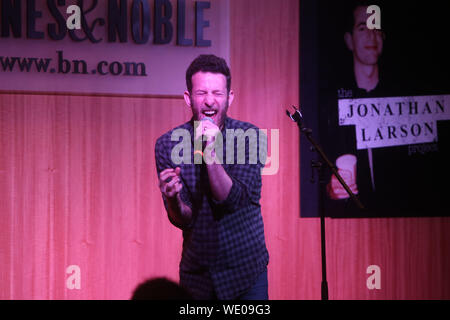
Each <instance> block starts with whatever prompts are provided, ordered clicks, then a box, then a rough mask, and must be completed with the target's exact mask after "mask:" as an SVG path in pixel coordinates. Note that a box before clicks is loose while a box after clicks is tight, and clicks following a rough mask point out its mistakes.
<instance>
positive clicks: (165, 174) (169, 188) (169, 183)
mask: <svg viewBox="0 0 450 320" xmlns="http://www.w3.org/2000/svg"><path fill="white" fill-rule="evenodd" d="M180 172H181V169H180V168H179V167H177V168H176V169H172V168H169V169H165V170H163V171H161V173H160V174H159V189H160V190H161V193H162V194H163V195H164V196H165V197H166V198H168V199H174V198H176V196H177V195H178V193H180V191H181V189H182V188H183V185H182V184H181V180H180Z"/></svg>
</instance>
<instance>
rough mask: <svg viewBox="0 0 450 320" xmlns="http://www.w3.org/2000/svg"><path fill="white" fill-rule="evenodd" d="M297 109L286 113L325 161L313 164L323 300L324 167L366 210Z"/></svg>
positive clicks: (325, 296) (325, 290)
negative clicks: (316, 179) (317, 185)
mask: <svg viewBox="0 0 450 320" xmlns="http://www.w3.org/2000/svg"><path fill="white" fill-rule="evenodd" d="M292 107H293V108H294V110H295V112H294V113H293V114H290V113H289V111H288V110H286V114H287V115H288V117H289V118H291V120H292V121H294V122H296V123H297V126H298V128H299V129H300V132H301V133H303V134H304V135H305V136H306V138H307V139H308V140H309V142H310V143H311V144H312V151H315V152H316V153H317V154H318V155H319V156H320V158H321V159H322V161H323V162H321V161H313V163H312V164H311V165H312V167H313V168H317V169H318V170H319V183H320V194H319V199H320V200H319V201H320V202H319V206H320V207H319V208H320V210H319V211H320V243H321V255H322V284H321V297H322V300H328V282H327V265H326V248H325V247H326V246H325V180H324V177H323V172H324V170H323V167H324V166H326V167H328V168H329V169H330V170H331V171H332V172H333V174H334V175H335V176H336V178H337V179H338V181H339V182H340V183H341V185H342V186H343V187H344V189H345V190H346V191H347V193H348V194H349V195H350V198H351V199H352V200H353V201H354V202H355V203H356V205H357V206H358V208H360V209H361V210H364V206H363V204H362V203H361V202H360V201H359V199H358V198H357V197H356V196H355V194H354V193H353V192H352V191H351V190H350V188H349V186H348V185H347V184H346V183H345V181H344V179H342V177H341V175H340V174H339V173H338V171H337V168H336V167H335V166H334V165H333V163H331V161H330V160H329V159H328V157H327V156H326V155H325V153H324V152H323V150H322V148H321V147H320V145H319V144H318V143H317V142H316V141H315V140H314V138H313V137H312V130H311V129H309V128H305V127H304V126H303V121H302V120H303V115H302V114H301V112H300V110H299V109H297V108H296V107H294V106H292Z"/></svg>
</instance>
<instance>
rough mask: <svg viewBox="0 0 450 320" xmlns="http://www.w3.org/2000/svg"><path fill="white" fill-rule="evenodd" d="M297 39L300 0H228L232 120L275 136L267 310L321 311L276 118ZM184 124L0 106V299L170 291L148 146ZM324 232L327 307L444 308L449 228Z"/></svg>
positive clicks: (91, 105) (92, 109)
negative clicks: (146, 284)
mask: <svg viewBox="0 0 450 320" xmlns="http://www.w3.org/2000/svg"><path fill="white" fill-rule="evenodd" d="M298 27H299V2H298V1H296V0H282V1H271V0H239V1H231V65H232V70H233V87H234V90H235V93H236V100H235V103H234V104H233V105H232V107H231V109H230V116H232V117H235V118H238V119H241V120H244V121H250V122H253V123H254V124H256V125H257V126H259V127H260V128H265V129H279V130H280V131H279V132H280V167H279V171H278V173H277V174H276V175H271V176H264V177H263V191H262V209H263V218H264V222H265V226H266V240H267V245H268V249H269V252H270V264H269V295H270V298H271V299H320V281H321V261H320V232H319V221H318V219H300V218H299V208H300V203H299V199H298V195H299V191H300V190H299V163H298V161H299V147H298V146H299V135H298V131H297V127H296V126H295V125H294V124H293V123H292V122H290V121H289V119H288V118H287V117H286V115H285V114H284V113H283V112H284V108H286V107H287V106H290V105H291V104H297V103H298V101H299V93H298V88H299V76H298V70H299V65H298V61H299V51H298V48H299V39H298ZM49 90H51V88H49ZM300 94H301V93H300ZM189 118H190V112H189V110H188V109H187V107H186V106H185V105H184V101H183V100H182V99H157V98H139V97H135V98H131V97H99V96H74V95H67V96H62V95H31V94H8V93H2V94H0V219H1V220H0V221H1V224H0V299H128V298H130V296H131V293H132V291H133V289H134V288H135V287H136V286H137V285H138V284H139V283H140V282H142V281H144V280H145V279H148V278H152V277H168V278H170V279H172V280H175V281H177V280H178V264H179V260H180V254H181V243H182V237H181V232H180V231H179V230H178V229H176V228H175V227H173V226H172V225H171V224H170V223H169V222H168V219H167V217H166V214H165V211H164V208H163V203H162V200H161V195H160V192H159V189H158V187H157V177H156V169H155V162H154V143H155V140H156V139H157V137H158V136H160V135H161V134H162V133H164V132H166V131H167V130H169V129H171V128H172V127H174V126H176V125H178V124H180V123H182V122H184V121H187V120H188V119H189ZM301 142H302V143H307V141H303V140H302V141H301ZM326 223H327V225H326V228H327V229H326V230H327V253H328V257H327V258H328V260H327V262H328V284H329V290H330V299H449V298H450V275H449V272H448V271H449V270H450V258H449V253H450V232H449V230H450V219H448V218H395V219H394V218H393V219H342V220H332V219H327V220H326ZM72 265H75V266H78V267H79V271H80V278H79V279H80V288H79V289H78V288H72V287H71V286H70V281H68V280H70V279H71V278H70V277H71V275H72V271H70V270H69V273H67V272H66V271H67V268H68V267H69V266H72ZM370 265H377V266H379V267H380V271H381V277H380V278H379V279H380V284H381V287H380V288H379V289H372V290H370V289H369V288H368V287H367V279H368V277H369V276H370V274H367V268H368V266H370ZM68 282H69V283H68Z"/></svg>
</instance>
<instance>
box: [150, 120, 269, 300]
mask: <svg viewBox="0 0 450 320" xmlns="http://www.w3.org/2000/svg"><path fill="white" fill-rule="evenodd" d="M177 129H178V131H177V132H178V133H180V132H185V133H187V132H189V134H190V136H189V137H190V138H189V141H188V142H187V143H186V141H184V143H185V144H184V146H186V147H188V148H184V149H182V150H181V151H180V153H179V155H181V156H183V155H184V154H183V152H184V151H186V150H187V151H188V152H190V153H191V154H190V157H184V159H185V160H189V158H190V160H191V161H185V162H187V163H181V164H175V163H174V162H173V159H172V150H174V147H175V146H177V145H180V143H181V142H180V140H179V139H178V138H179V137H180V135H178V134H177V135H173V133H174V131H175V130H177ZM230 129H231V130H230ZM236 129H242V130H243V131H244V132H242V131H241V133H249V132H250V133H252V134H253V133H256V134H257V138H256V139H253V142H252V143H250V141H252V139H251V138H248V139H245V143H238V141H239V138H235V139H234V141H228V143H227V141H226V139H227V132H230V131H232V132H233V130H236ZM249 129H250V130H249ZM180 130H181V131H180ZM183 130H184V131H183ZM234 132H235V133H237V132H238V131H234ZM260 135H261V137H260ZM173 136H174V137H175V136H176V137H178V138H174V140H176V141H172V137H173ZM222 136H223V167H224V169H225V171H226V172H227V174H228V175H229V177H230V178H231V180H232V187H231V190H230V193H229V195H228V197H227V199H225V200H224V201H222V202H218V201H216V200H215V199H214V198H213V197H212V194H211V191H210V186H209V181H208V173H207V170H206V166H205V164H195V163H194V154H193V153H194V152H193V149H194V148H193V146H194V141H193V138H194V128H193V121H192V120H191V121H190V122H187V123H185V124H183V125H181V126H179V127H177V128H174V129H173V130H171V131H169V132H167V133H166V134H164V135H162V136H161V137H160V138H159V139H158V140H157V141H156V146H155V158H156V167H157V172H158V176H159V174H160V172H161V171H163V170H164V169H167V168H176V167H180V168H181V181H182V185H183V188H182V190H181V192H180V197H181V199H182V201H183V202H184V203H185V204H186V205H188V206H189V207H190V208H191V209H192V213H193V219H192V222H191V223H190V224H189V225H187V226H178V227H180V228H181V229H182V230H183V253H182V257H181V262H180V283H181V285H182V286H184V287H186V288H187V289H188V290H189V291H190V292H191V294H192V295H193V296H194V298H197V299H210V298H211V297H214V296H217V298H219V299H235V298H238V297H239V296H240V295H241V294H243V293H245V292H246V291H247V290H248V289H249V288H250V287H251V286H252V285H253V284H254V282H255V281H256V279H257V277H258V276H259V275H260V274H261V272H263V271H264V270H265V269H266V267H267V264H268V262H269V254H268V251H267V248H266V244H265V238H264V225H263V220H262V216H261V206H260V203H259V200H260V197H261V169H262V168H263V167H264V164H265V159H266V155H267V140H266V135H265V134H263V133H260V132H259V130H258V128H256V127H255V126H253V125H252V124H250V123H247V122H242V121H238V120H234V119H231V118H226V119H225V124H224V128H223V129H222ZM248 136H251V134H249V135H248ZM230 137H231V136H230ZM229 140H232V139H229ZM241 141H244V140H241ZM255 141H256V145H255ZM238 147H239V148H238ZM242 148H245V153H241V154H240V155H241V158H239V150H241V152H243V150H242ZM180 149H181V148H177V149H176V150H177V151H176V152H178V151H179V150H180ZM260 149H261V150H260ZM227 150H228V152H230V151H231V150H233V151H234V159H233V157H230V155H228V158H227V155H226V152H227ZM243 154H245V163H243V164H241V163H242V155H243ZM231 159H233V160H234V161H230V160H231ZM255 159H258V161H256V163H255ZM238 160H239V161H238ZM196 162H197V161H196ZM165 205H166V208H167V204H166V203H165Z"/></svg>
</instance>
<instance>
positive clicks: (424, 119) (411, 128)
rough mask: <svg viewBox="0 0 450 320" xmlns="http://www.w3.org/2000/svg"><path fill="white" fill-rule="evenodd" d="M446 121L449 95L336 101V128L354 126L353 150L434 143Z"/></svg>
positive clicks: (449, 101)
mask: <svg viewBox="0 0 450 320" xmlns="http://www.w3.org/2000/svg"><path fill="white" fill-rule="evenodd" d="M439 120H450V95H438V96H411V97H389V98H365V99H339V125H340V126H348V125H354V126H355V130H356V142H357V149H358V150H361V149H369V148H381V147H390V146H400V145H410V144H420V143H430V142H436V141H438V133H437V121H439Z"/></svg>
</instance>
